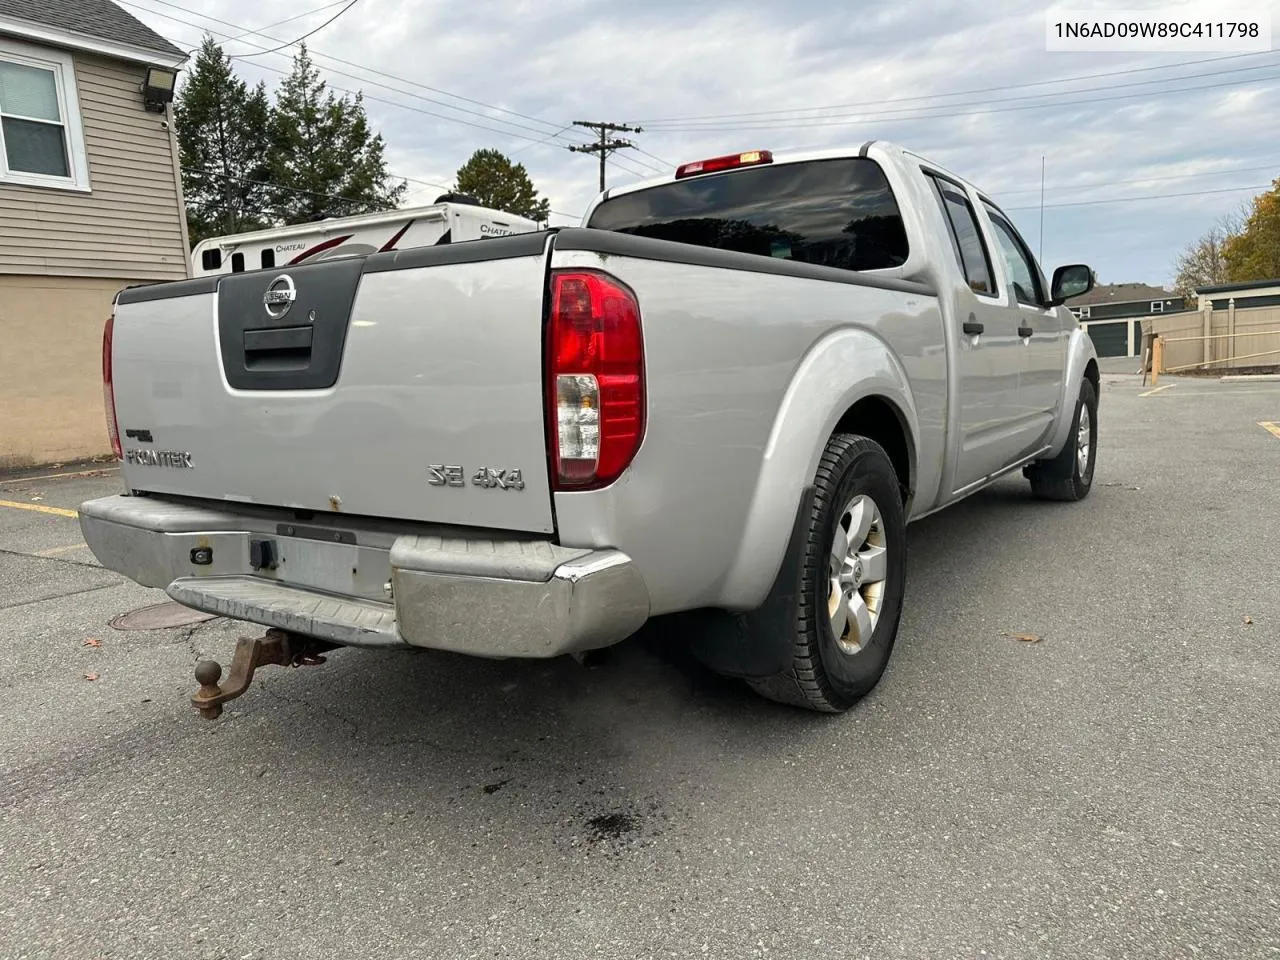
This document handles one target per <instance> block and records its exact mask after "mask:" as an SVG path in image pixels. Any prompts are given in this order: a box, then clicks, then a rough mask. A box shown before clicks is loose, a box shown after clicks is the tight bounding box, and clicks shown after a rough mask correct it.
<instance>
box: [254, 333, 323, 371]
mask: <svg viewBox="0 0 1280 960" xmlns="http://www.w3.org/2000/svg"><path fill="white" fill-rule="evenodd" d="M313 336H314V330H313V328H312V327H311V326H310V325H308V326H305V327H272V328H269V329H265V330H246V331H245V332H244V367H245V369H246V370H297V369H301V368H305V367H306V366H307V365H308V364H310V362H311V341H312V337H313Z"/></svg>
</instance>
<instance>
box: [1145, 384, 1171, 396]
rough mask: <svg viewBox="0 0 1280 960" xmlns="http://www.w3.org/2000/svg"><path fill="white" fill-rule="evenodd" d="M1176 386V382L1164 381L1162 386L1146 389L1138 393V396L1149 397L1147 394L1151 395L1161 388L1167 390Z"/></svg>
mask: <svg viewBox="0 0 1280 960" xmlns="http://www.w3.org/2000/svg"><path fill="white" fill-rule="evenodd" d="M1176 386H1177V384H1176V383H1166V384H1165V385H1164V386H1163V387H1156V388H1155V389H1154V390H1148V391H1147V392H1146V393H1140V394H1138V396H1140V397H1149V396H1151V395H1152V394H1153V393H1159V392H1160V391H1161V390H1168V389H1169V388H1170V387H1176Z"/></svg>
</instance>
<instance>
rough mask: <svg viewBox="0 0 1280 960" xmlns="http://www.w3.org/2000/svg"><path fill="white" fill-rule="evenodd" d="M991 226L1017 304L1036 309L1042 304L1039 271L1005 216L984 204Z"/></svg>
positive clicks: (989, 205) (1042, 294)
mask: <svg viewBox="0 0 1280 960" xmlns="http://www.w3.org/2000/svg"><path fill="white" fill-rule="evenodd" d="M984 206H985V207H986V209H987V216H989V217H990V218H991V225H992V226H993V227H995V231H996V241H997V242H998V243H999V244H1000V252H1001V253H1002V254H1003V255H1004V261H1005V263H1006V264H1007V266H1008V269H1009V282H1010V283H1012V284H1013V293H1014V296H1016V297H1017V298H1018V302H1019V303H1025V304H1027V305H1028V306H1032V307H1038V306H1042V305H1043V304H1044V290H1043V289H1041V286H1040V271H1039V270H1038V269H1037V268H1036V262H1035V259H1034V258H1033V257H1032V256H1031V251H1030V250H1028V249H1027V245H1026V244H1025V243H1023V242H1022V238H1021V237H1019V236H1018V231H1017V230H1015V229H1014V228H1013V224H1011V223H1010V222H1009V221H1008V220H1007V219H1006V218H1005V216H1004V215H1003V214H1002V213H1001V212H1000V211H999V210H997V209H995V208H994V207H993V206H991V204H989V203H987V204H984Z"/></svg>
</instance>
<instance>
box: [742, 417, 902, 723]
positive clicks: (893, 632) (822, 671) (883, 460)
mask: <svg viewBox="0 0 1280 960" xmlns="http://www.w3.org/2000/svg"><path fill="white" fill-rule="evenodd" d="M815 493H816V495H815V497H814V500H813V511H812V513H811V515H810V518H809V529H808V537H807V541H806V543H805V548H804V560H803V564H802V567H801V581H800V599H799V602H798V604H797V616H796V621H795V625H794V640H793V650H792V660H791V666H790V667H789V668H788V669H786V670H784V671H783V672H782V673H779V674H776V675H774V676H772V677H767V678H765V679H759V680H754V679H753V680H748V681H747V683H748V685H749V686H750V687H751V688H752V689H753V690H755V691H756V692H757V693H759V694H760V695H761V696H764V697H767V698H768V699H770V700H775V701H777V702H779V703H785V704H791V705H794V706H798V707H804V708H806V709H809V710H817V711H823V712H827V713H840V712H842V711H844V710H847V709H848V708H849V707H851V706H853V704H854V703H856V702H857V701H858V700H860V699H862V698H863V697H864V696H866V695H867V694H868V693H870V692H871V690H872V689H873V688H874V687H875V686H876V684H877V683H878V682H879V681H880V676H881V675H882V674H883V673H884V670H885V667H886V665H887V664H888V662H889V656H890V654H891V653H892V652H893V645H894V640H895V639H896V637H897V633H898V621H899V619H900V618H901V615H902V598H903V592H904V588H905V586H906V549H907V543H906V519H905V514H904V508H903V503H902V495H901V487H900V485H899V483H898V477H897V474H896V472H895V471H894V468H893V463H892V461H890V459H889V455H888V454H887V453H885V451H884V448H882V447H881V446H880V445H879V444H877V443H875V442H874V441H872V440H868V439H867V438H866V437H861V436H857V435H854V434H845V433H840V434H836V435H835V436H833V437H832V438H831V439H830V440H829V441H828V442H827V448H826V450H825V451H824V453H823V455H822V460H821V462H820V463H819V466H818V473H817V477H816V478H815ZM855 524H858V525H859V526H860V527H861V528H862V529H863V530H866V533H865V534H863V535H862V536H859V537H858V540H859V541H860V542H857V543H854V542H849V531H850V529H851V528H853V527H854V525H855ZM837 526H839V531H840V537H841V539H842V540H844V541H845V542H846V543H847V547H848V548H847V549H844V550H841V549H840V547H839V546H837V544H838V542H839V541H837ZM854 532H855V533H859V532H860V531H858V530H855V531H854ZM859 548H861V549H859ZM837 557H838V559H839V565H838V568H837V564H836V559H837ZM881 575H883V578H882V579H876V578H877V577H879V576H881ZM837 583H838V584H840V586H841V587H842V589H841V591H840V593H839V595H842V596H843V597H844V598H845V601H846V603H847V606H841V605H840V601H839V600H838V599H837V596H839V595H837V593H836V591H835V590H834V589H833V588H834V587H835V585H836V584H837ZM851 597H856V598H857V599H856V600H855V601H854V602H852V603H848V601H849V599H850V598H851ZM833 608H834V615H833ZM846 610H847V611H848V616H847V619H845V620H844V621H843V622H844V623H845V624H846V626H845V629H844V630H843V631H842V634H843V636H842V638H838V637H837V634H836V628H835V626H834V624H839V623H841V622H842V620H841V617H840V612H841V611H846ZM868 623H870V625H871V629H870V631H869V632H870V639H869V640H868V641H867V642H864V643H859V642H858V639H860V638H861V637H864V636H865V635H866V633H867V625H868ZM857 624H861V629H858V626H857Z"/></svg>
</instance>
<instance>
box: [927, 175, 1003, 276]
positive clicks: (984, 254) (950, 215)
mask: <svg viewBox="0 0 1280 960" xmlns="http://www.w3.org/2000/svg"><path fill="white" fill-rule="evenodd" d="M928 176H929V181H930V182H931V183H932V184H933V193H934V196H935V197H936V198H937V200H938V205H939V206H940V207H941V208H942V216H943V218H944V219H945V220H946V221H947V227H948V231H949V232H950V234H951V245H952V249H954V250H955V254H956V260H957V262H958V263H959V264H960V269H961V270H962V271H964V277H965V280H966V281H967V282H968V284H969V289H970V290H972V291H973V292H974V293H981V294H985V295H987V296H989V297H990V296H995V293H996V284H995V280H994V279H993V272H992V270H991V254H990V253H989V252H988V250H987V244H986V241H984V240H983V239H982V231H981V230H980V229H979V228H978V215H977V213H975V212H974V209H973V204H972V203H970V202H969V198H968V197H966V196H965V195H964V191H963V190H961V189H960V188H959V187H957V186H956V185H955V184H954V183H952V182H950V181H949V180H943V179H941V178H940V177H935V176H933V175H932V174H929V175H928Z"/></svg>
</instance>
